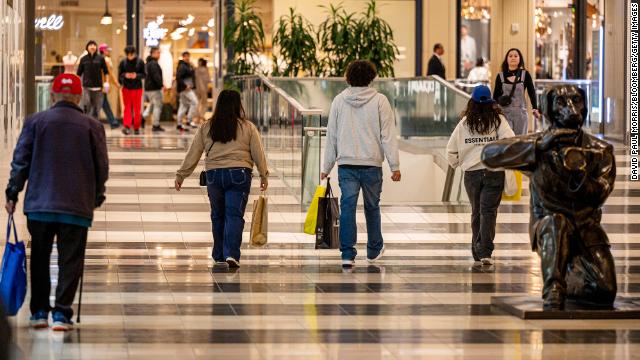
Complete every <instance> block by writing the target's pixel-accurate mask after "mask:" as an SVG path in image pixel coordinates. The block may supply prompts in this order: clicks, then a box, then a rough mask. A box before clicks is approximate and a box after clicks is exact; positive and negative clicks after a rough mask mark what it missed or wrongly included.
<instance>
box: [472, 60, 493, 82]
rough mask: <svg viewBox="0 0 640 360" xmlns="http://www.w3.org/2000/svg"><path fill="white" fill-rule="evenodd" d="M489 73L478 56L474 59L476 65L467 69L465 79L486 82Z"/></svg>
mask: <svg viewBox="0 0 640 360" xmlns="http://www.w3.org/2000/svg"><path fill="white" fill-rule="evenodd" d="M490 74H491V72H490V71H489V69H488V68H487V67H486V66H485V64H484V59H483V58H481V57H480V58H478V59H477V60H476V66H475V67H474V68H473V69H471V71H469V76H467V80H469V81H479V82H483V83H488V82H489V77H490Z"/></svg>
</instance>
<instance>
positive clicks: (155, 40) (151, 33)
mask: <svg viewBox="0 0 640 360" xmlns="http://www.w3.org/2000/svg"><path fill="white" fill-rule="evenodd" d="M168 31H169V30H168V29H165V28H161V27H160V25H159V24H158V23H157V22H156V21H151V22H149V23H148V24H147V27H146V28H144V30H143V32H142V36H143V37H144V39H145V41H146V44H147V46H158V44H159V43H160V40H162V39H164V37H165V36H166V35H167V32H168Z"/></svg>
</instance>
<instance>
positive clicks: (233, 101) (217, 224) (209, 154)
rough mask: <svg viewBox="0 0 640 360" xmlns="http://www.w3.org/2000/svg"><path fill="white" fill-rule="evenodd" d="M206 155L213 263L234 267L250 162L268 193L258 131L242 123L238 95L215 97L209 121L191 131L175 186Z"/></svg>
mask: <svg viewBox="0 0 640 360" xmlns="http://www.w3.org/2000/svg"><path fill="white" fill-rule="evenodd" d="M202 153H205V161H204V164H205V169H206V170H207V172H206V177H207V191H208V193H209V201H210V203H211V222H212V230H213V252H212V256H213V260H214V261H215V262H216V264H224V263H225V262H226V263H227V264H228V265H229V267H232V268H237V267H239V266H240V245H241V244H242V231H243V229H244V211H245V208H246V206H247V202H248V200H249V191H250V190H251V173H252V170H253V166H254V164H255V165H256V166H257V168H258V172H259V174H260V189H261V190H262V191H265V190H266V189H267V185H268V182H267V177H268V176H269V171H268V169H267V160H266V158H265V154H264V149H263V148H262V140H261V139H260V133H259V132H258V129H257V128H256V127H255V125H253V123H251V122H249V121H248V120H246V119H245V113H244V109H243V107H242V102H241V100H240V94H239V93H238V92H237V91H233V90H224V91H222V92H221V93H220V95H219V96H218V101H217V103H216V108H215V111H214V113H213V117H212V118H211V119H210V120H209V121H207V122H205V123H204V124H202V126H200V127H199V128H198V131H197V132H196V134H195V136H194V138H193V142H192V143H191V146H190V147H189V151H188V152H187V155H186V157H185V159H184V161H183V162H182V166H181V167H180V169H179V170H178V171H177V172H176V180H175V187H176V190H178V191H180V189H181V188H182V184H183V182H184V179H186V178H187V177H189V176H190V175H191V174H192V173H193V170H194V169H195V168H196V166H198V162H199V161H200V157H201V156H202Z"/></svg>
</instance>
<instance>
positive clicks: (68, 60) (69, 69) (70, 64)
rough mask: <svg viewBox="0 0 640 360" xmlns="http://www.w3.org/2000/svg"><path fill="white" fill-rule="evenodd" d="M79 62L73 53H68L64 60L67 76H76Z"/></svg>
mask: <svg viewBox="0 0 640 360" xmlns="http://www.w3.org/2000/svg"><path fill="white" fill-rule="evenodd" d="M77 62H78V57H77V56H75V55H73V53H72V52H71V51H69V52H67V55H65V56H64V57H63V58H62V63H63V64H64V72H65V73H66V74H75V73H76V69H75V68H76V64H77Z"/></svg>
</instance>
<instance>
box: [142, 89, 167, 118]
mask: <svg viewBox="0 0 640 360" xmlns="http://www.w3.org/2000/svg"><path fill="white" fill-rule="evenodd" d="M144 96H145V97H146V98H147V99H148V100H149V105H148V106H147V108H146V109H144V114H142V117H144V118H146V117H147V116H149V113H152V114H153V117H152V120H153V121H152V124H153V126H159V125H160V115H161V114H162V105H163V103H162V90H153V91H145V92H144Z"/></svg>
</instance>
